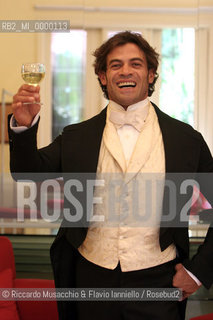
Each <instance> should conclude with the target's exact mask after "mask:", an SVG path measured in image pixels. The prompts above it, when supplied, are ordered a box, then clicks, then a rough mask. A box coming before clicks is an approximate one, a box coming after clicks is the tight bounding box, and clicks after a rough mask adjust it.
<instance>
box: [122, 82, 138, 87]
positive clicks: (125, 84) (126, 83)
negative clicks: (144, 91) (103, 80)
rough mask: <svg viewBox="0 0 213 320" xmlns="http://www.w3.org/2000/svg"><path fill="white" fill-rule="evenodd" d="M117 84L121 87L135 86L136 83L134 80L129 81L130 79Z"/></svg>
mask: <svg viewBox="0 0 213 320" xmlns="http://www.w3.org/2000/svg"><path fill="white" fill-rule="evenodd" d="M118 86H119V88H123V87H135V86H136V84H135V82H131V81H129V82H127V81H126V82H120V83H118Z"/></svg>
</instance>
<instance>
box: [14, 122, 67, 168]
mask: <svg viewBox="0 0 213 320" xmlns="http://www.w3.org/2000/svg"><path fill="white" fill-rule="evenodd" d="M9 121H10V116H9ZM38 123H39V121H38V122H37V123H36V124H35V125H34V126H33V127H31V128H29V129H27V130H26V131H24V132H21V133H15V132H14V131H13V130H11V129H10V126H9V124H8V128H9V129H8V132H9V143H10V170H11V173H15V172H16V173H17V172H22V173H26V172H34V173H36V172H61V135H60V136H58V137H57V138H56V139H55V140H54V141H53V142H52V143H51V144H50V145H48V146H47V147H45V148H41V149H38V148H37V130H38Z"/></svg>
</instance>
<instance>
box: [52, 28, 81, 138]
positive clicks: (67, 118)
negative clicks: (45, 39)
mask: <svg viewBox="0 0 213 320" xmlns="http://www.w3.org/2000/svg"><path fill="white" fill-rule="evenodd" d="M86 39H87V34H86V32H85V31H83V30H72V31H71V32H70V33H55V34H52V39H51V55H52V102H53V127H52V136H53V138H55V137H56V136H57V135H58V134H60V132H61V131H62V129H63V128H64V126H66V125H68V124H70V123H76V122H79V121H80V120H82V107H83V100H84V96H83V92H84V90H83V87H84V70H85V52H86Z"/></svg>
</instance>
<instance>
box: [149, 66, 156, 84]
mask: <svg viewBox="0 0 213 320" xmlns="http://www.w3.org/2000/svg"><path fill="white" fill-rule="evenodd" d="M154 79H155V72H154V70H153V69H149V75H148V80H149V83H152V82H153V81H154Z"/></svg>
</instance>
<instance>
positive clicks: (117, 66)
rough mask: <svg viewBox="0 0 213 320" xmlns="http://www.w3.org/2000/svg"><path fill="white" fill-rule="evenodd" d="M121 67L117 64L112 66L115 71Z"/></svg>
mask: <svg viewBox="0 0 213 320" xmlns="http://www.w3.org/2000/svg"><path fill="white" fill-rule="evenodd" d="M120 66H121V65H120V64H119V63H115V64H112V66H111V67H112V68H113V69H116V68H119V67H120Z"/></svg>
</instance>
